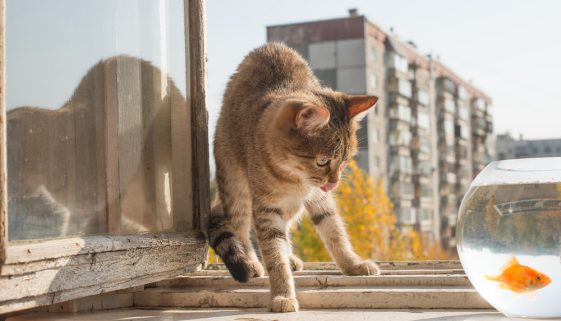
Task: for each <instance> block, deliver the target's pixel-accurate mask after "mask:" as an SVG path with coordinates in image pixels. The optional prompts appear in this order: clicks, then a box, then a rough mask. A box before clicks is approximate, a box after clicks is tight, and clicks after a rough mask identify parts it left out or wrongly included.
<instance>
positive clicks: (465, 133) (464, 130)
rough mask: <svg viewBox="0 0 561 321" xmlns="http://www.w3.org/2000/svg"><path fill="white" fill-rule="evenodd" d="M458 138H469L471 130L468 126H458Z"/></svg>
mask: <svg viewBox="0 0 561 321" xmlns="http://www.w3.org/2000/svg"><path fill="white" fill-rule="evenodd" d="M456 136H457V137H461V138H463V139H468V138H469V130H468V127H467V126H462V125H460V124H458V125H456Z"/></svg>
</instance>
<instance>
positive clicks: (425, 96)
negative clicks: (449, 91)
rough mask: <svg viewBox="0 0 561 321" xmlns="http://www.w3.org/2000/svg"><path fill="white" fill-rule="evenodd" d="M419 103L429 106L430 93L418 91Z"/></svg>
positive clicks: (422, 90)
mask: <svg viewBox="0 0 561 321" xmlns="http://www.w3.org/2000/svg"><path fill="white" fill-rule="evenodd" d="M417 101H418V102H419V103H420V104H422V105H425V106H428V105H429V93H428V91H426V90H424V89H419V90H417Z"/></svg>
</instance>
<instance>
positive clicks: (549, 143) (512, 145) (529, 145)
mask: <svg viewBox="0 0 561 321" xmlns="http://www.w3.org/2000/svg"><path fill="white" fill-rule="evenodd" d="M534 157H561V138H557V139H524V138H523V137H522V136H520V137H519V138H518V139H515V138H514V137H512V136H511V135H510V133H505V134H501V135H497V158H498V159H514V158H534Z"/></svg>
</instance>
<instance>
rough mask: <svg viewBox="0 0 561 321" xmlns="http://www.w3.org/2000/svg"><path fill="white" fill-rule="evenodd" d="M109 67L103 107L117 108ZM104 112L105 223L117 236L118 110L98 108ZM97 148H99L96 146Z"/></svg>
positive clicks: (109, 230)
mask: <svg viewBox="0 0 561 321" xmlns="http://www.w3.org/2000/svg"><path fill="white" fill-rule="evenodd" d="M109 68H110V67H109V66H105V69H108V70H107V71H106V72H104V73H103V74H102V75H101V77H103V78H104V79H103V84H105V85H104V86H103V87H102V88H99V89H98V90H103V93H104V95H103V102H102V104H103V106H118V91H117V84H116V82H114V81H113V82H112V81H111V79H112V78H113V77H115V76H114V73H111V71H110V70H109ZM99 109H102V110H104V111H105V137H104V139H103V141H104V142H105V146H103V147H102V148H103V149H102V150H105V159H104V163H105V177H106V181H105V186H104V187H105V199H106V201H107V204H106V217H107V218H106V221H107V232H109V233H111V234H119V233H120V232H121V202H120V191H119V190H120V185H119V140H118V139H115V138H116V137H118V136H119V108H99ZM98 148H99V146H98Z"/></svg>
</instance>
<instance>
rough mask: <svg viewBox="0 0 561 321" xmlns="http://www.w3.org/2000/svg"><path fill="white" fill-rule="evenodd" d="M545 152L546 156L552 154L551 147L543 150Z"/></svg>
mask: <svg viewBox="0 0 561 321" xmlns="http://www.w3.org/2000/svg"><path fill="white" fill-rule="evenodd" d="M543 152H544V153H545V154H551V147H549V146H547V147H545V148H544V149H543Z"/></svg>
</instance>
